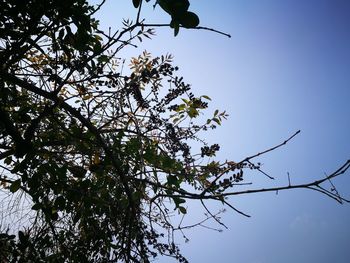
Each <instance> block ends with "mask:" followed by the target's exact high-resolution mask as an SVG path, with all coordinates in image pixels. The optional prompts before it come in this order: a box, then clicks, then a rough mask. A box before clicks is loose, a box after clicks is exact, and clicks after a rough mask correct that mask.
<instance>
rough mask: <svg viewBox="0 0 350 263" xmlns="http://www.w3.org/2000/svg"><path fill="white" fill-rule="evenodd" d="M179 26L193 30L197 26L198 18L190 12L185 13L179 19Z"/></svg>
mask: <svg viewBox="0 0 350 263" xmlns="http://www.w3.org/2000/svg"><path fill="white" fill-rule="evenodd" d="M179 20H180V24H181V25H182V26H183V27H185V28H194V27H196V26H198V25H199V17H198V16H197V15H196V14H195V13H192V12H186V13H184V14H183V15H181V16H180V17H179Z"/></svg>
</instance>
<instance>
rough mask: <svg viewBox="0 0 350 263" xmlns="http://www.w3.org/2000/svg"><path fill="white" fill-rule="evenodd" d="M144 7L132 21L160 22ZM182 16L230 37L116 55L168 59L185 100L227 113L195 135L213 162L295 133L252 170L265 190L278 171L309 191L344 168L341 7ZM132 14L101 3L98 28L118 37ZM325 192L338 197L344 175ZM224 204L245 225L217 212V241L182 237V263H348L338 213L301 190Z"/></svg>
mask: <svg viewBox="0 0 350 263" xmlns="http://www.w3.org/2000/svg"><path fill="white" fill-rule="evenodd" d="M148 6H149V8H147V9H145V12H144V13H143V15H144V17H146V19H147V21H148V22H168V21H169V18H168V16H167V15H166V14H163V13H162V12H161V10H160V9H158V10H156V11H155V12H154V11H153V10H152V8H151V4H150V3H149V4H148ZM190 9H191V10H193V11H194V12H196V13H197V14H198V15H199V16H200V18H201V25H202V26H209V27H213V28H216V29H219V30H222V31H225V32H227V33H230V34H231V35H232V38H231V39H228V38H225V37H223V36H220V35H217V34H214V33H211V32H206V31H196V30H189V31H184V30H181V31H180V34H179V36H178V37H176V38H174V37H173V32H172V31H171V30H170V29H161V30H158V29H157V36H156V37H154V39H153V40H151V41H146V42H145V43H141V44H140V45H139V48H138V49H134V48H130V49H129V50H126V51H124V53H123V56H125V57H126V58H128V57H130V56H134V55H138V54H139V53H141V52H142V51H143V50H144V49H147V50H148V51H150V52H151V53H152V54H153V55H154V56H158V55H162V54H165V53H167V52H169V53H172V54H173V55H174V56H175V63H176V64H177V65H179V66H180V69H181V74H182V75H183V76H184V77H185V79H186V80H187V82H189V83H191V84H192V87H193V89H194V90H195V91H196V93H199V94H206V95H209V96H210V97H212V99H213V103H212V110H215V109H216V108H220V109H223V110H224V109H225V110H227V111H228V113H229V114H230V118H229V119H228V120H227V121H226V122H225V123H224V125H223V126H222V127H221V128H220V129H217V130H216V131H213V132H210V134H208V135H207V140H208V141H210V142H213V143H214V142H218V143H219V144H220V145H221V146H222V151H221V153H220V155H219V158H220V159H221V160H225V159H234V160H239V159H241V158H243V157H245V156H247V155H250V154H253V153H256V152H259V151H261V150H264V149H266V148H269V147H270V146H273V145H275V144H276V143H279V142H281V141H283V140H284V139H285V138H287V137H288V136H289V135H291V134H292V133H293V132H295V131H296V130H299V129H300V130H301V131H302V132H301V134H300V135H299V136H298V137H297V138H295V139H294V140H293V141H292V142H290V143H289V144H288V145H287V146H286V147H284V148H282V149H279V150H277V151H275V152H273V153H271V154H269V155H267V156H265V157H263V158H261V159H260V161H261V162H262V163H263V164H264V170H265V171H266V172H268V173H269V174H271V175H272V176H274V177H276V178H278V179H277V180H276V181H275V182H269V183H271V186H275V185H278V184H287V182H288V181H287V172H289V173H290V175H291V179H292V182H294V183H301V182H308V181H311V180H314V179H316V178H319V177H322V176H324V174H325V173H329V172H332V171H333V170H335V169H336V168H337V167H338V166H340V165H341V164H342V163H343V162H345V161H346V160H347V159H349V158H350V140H349V135H350V117H349V116H350V104H349V99H350V28H349V26H350V15H349V14H350V1H347V0H283V1H282V0H264V1H262V0H234V1H232V0H222V1H200V0H192V1H191V7H190ZM135 15H136V12H135V10H134V9H133V7H132V4H131V1H130V0H123V1H112V0H109V1H107V4H106V6H105V7H104V8H103V9H102V12H101V15H100V19H101V23H102V25H103V26H105V27H107V26H112V28H114V29H118V28H120V25H121V18H135ZM254 177H256V178H254ZM254 177H251V178H249V179H251V180H252V181H254V180H257V181H258V182H261V183H262V184H265V183H266V180H265V178H262V177H261V175H260V174H256V175H254ZM260 177H261V179H260ZM334 183H335V185H336V186H337V188H338V190H339V191H340V192H341V193H342V194H343V195H344V196H345V197H348V198H349V197H350V173H348V174H346V175H344V176H342V177H341V178H338V179H337V180H335V182H334ZM257 186H258V185H257ZM231 201H232V202H233V204H235V205H236V206H237V207H238V208H239V209H241V210H243V211H244V212H246V213H249V214H250V215H251V216H252V218H249V219H247V218H244V217H242V216H240V215H238V214H235V213H234V212H233V211H230V210H228V211H227V212H226V213H225V214H224V216H223V221H224V222H225V224H226V225H227V226H228V227H229V229H228V230H225V231H224V232H222V233H218V232H215V231H210V230H206V229H203V228H200V229H194V230H191V231H189V232H188V233H187V234H188V237H190V239H191V240H190V242H189V243H187V244H185V245H183V246H182V250H183V252H184V254H185V256H187V257H188V259H189V260H190V261H191V262H222V263H229V262H235V263H280V262H284V263H294V262H298V263H310V262H317V263H329V262H336V263H348V262H349V261H350V250H349V244H350V227H349V222H350V205H349V204H348V205H338V204H337V203H335V202H334V201H332V200H330V199H328V198H326V197H325V196H322V195H320V194H317V193H316V192H309V191H306V190H295V191H289V192H280V193H279V194H278V195H276V194H275V193H267V194H256V195H251V196H242V197H240V198H235V199H231ZM218 208H219V207H218ZM193 213H194V214H196V213H199V211H193ZM194 216H197V215H194ZM212 226H215V224H214V223H213V225H212ZM159 262H173V261H171V260H169V259H161V260H160V261H159Z"/></svg>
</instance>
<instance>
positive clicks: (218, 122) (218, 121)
mask: <svg viewBox="0 0 350 263" xmlns="http://www.w3.org/2000/svg"><path fill="white" fill-rule="evenodd" d="M213 121H215V122H216V123H217V124H218V125H221V121H220V120H219V119H218V118H213Z"/></svg>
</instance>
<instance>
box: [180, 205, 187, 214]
mask: <svg viewBox="0 0 350 263" xmlns="http://www.w3.org/2000/svg"><path fill="white" fill-rule="evenodd" d="M179 210H180V212H181V213H183V214H187V210H186V208H184V207H183V206H179Z"/></svg>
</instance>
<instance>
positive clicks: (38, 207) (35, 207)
mask: <svg viewBox="0 0 350 263" xmlns="http://www.w3.org/2000/svg"><path fill="white" fill-rule="evenodd" d="M41 208H42V205H41V204H39V203H36V204H35V205H33V206H32V210H39V209H41Z"/></svg>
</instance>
